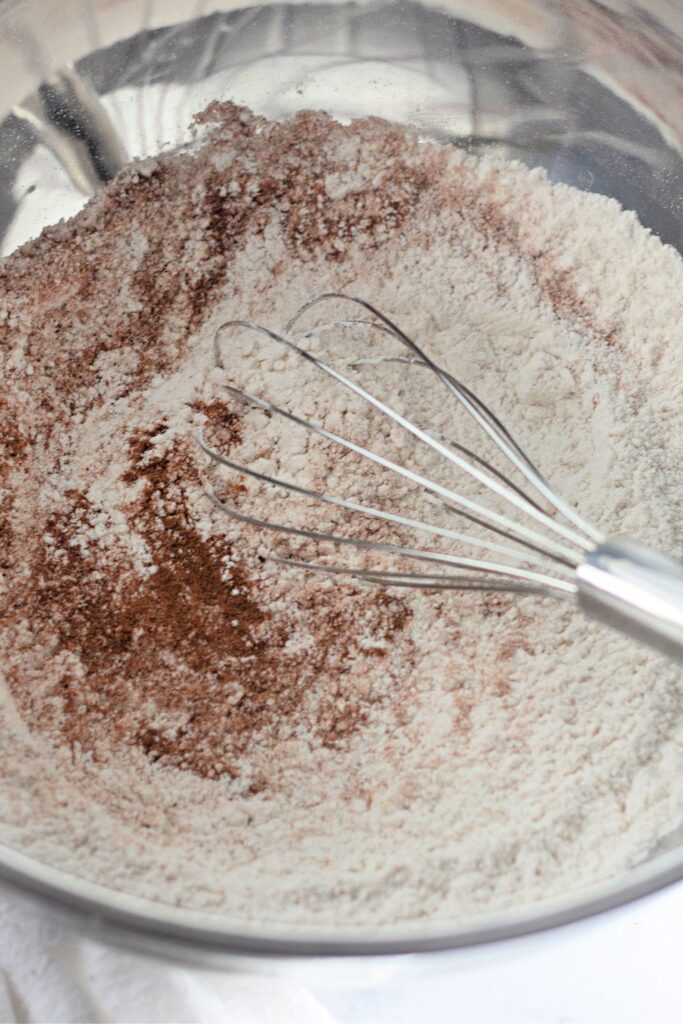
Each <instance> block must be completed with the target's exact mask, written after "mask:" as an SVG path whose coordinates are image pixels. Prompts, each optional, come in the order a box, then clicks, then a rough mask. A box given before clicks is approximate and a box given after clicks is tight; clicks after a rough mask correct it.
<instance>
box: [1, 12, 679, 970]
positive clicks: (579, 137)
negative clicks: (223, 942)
mask: <svg viewBox="0 0 683 1024" xmlns="http://www.w3.org/2000/svg"><path fill="white" fill-rule="evenodd" d="M622 7H623V5H621V4H614V8H612V6H611V5H610V4H609V3H607V4H605V3H600V4H598V3H593V2H592V0H582V2H581V3H578V4H575V5H567V4H559V3H558V4H555V3H552V2H548V3H543V2H540V0H538V2H536V0H526V3H524V4H516V5H514V13H511V11H512V6H511V5H509V4H507V3H505V2H504V0H457V2H456V0H441V2H440V3H439V4H438V5H434V6H426V5H423V4H420V3H415V2H412V0H396V2H385V0H378V2H376V0H370V2H367V3H337V2H330V3H290V4H281V3H274V4H265V5H259V6H251V7H244V6H242V7H235V6H232V5H229V4H228V3H212V2H196V3H194V2H190V0H172V2H164V3H162V2H161V0H157V2H153V0H87V2H80V3H79V2H76V0H73V2H72V3H64V2H57V0H42V2H41V0H5V2H4V3H2V4H0V64H1V66H3V68H5V69H6V70H5V73H4V74H3V75H2V78H1V79H0V255H7V254H9V253H11V252H12V251H13V250H14V249H15V248H16V247H17V246H19V245H21V244H22V243H23V242H24V241H26V240H27V239H29V238H32V237H34V236H35V235H37V234H38V233H39V232H40V231H41V230H42V228H43V227H45V226H46V225H48V224H51V223H54V222H55V221H57V220H59V219H60V218H62V217H66V216H70V215H72V214H73V213H75V212H77V211H78V210H79V209H80V208H81V207H82V206H83V204H84V203H85V202H86V201H87V199H88V196H89V195H91V194H92V193H93V192H94V191H95V190H96V189H97V188H99V187H100V186H101V184H102V183H103V182H106V181H107V180H108V179H109V178H111V177H112V176H113V175H114V174H115V173H116V171H117V170H118V169H119V168H120V167H121V166H122V165H123V164H124V163H125V162H126V161H128V160H130V159H131V158H136V157H145V156H149V155H154V154H156V153H158V152H160V151H163V150H164V149H167V148H172V147H176V146H179V145H183V144H185V143H187V142H188V140H189V139H190V130H189V129H190V124H191V121H192V118H193V116H194V115H195V114H197V113H198V112H200V111H201V110H202V109H204V107H205V106H206V105H207V104H208V103H209V102H210V101H211V100H215V99H219V100H233V101H235V102H238V103H242V104H245V105H247V106H249V107H251V108H252V109H253V110H255V111H257V112H258V113H262V114H264V115H266V116H268V117H271V118H282V117H285V116H287V115H290V114H292V113H294V112H296V111H297V110H302V109H325V110H327V111H328V112H330V113H331V114H333V115H334V116H336V117H337V118H339V119H340V120H344V121H346V120H349V119H351V118H354V117H360V116H366V115H375V116H380V117H385V118H389V119H392V120H394V121H399V122H403V123H406V124H412V125H414V126H415V127H416V128H417V129H418V130H419V131H420V132H421V133H422V134H423V135H424V136H425V137H429V138H433V139H437V140H440V141H444V142H452V143H453V144H456V145H459V146H462V147H465V148H467V149H468V150H471V151H473V152H476V153H484V152H495V153H497V154H500V155H501V156H505V157H508V158H513V159H519V160H521V161H523V162H524V163H526V164H528V165H529V166H539V167H543V168H544V169H545V170H546V171H547V172H548V174H549V175H550V177H551V179H553V180H554V181H562V182H566V183H568V184H570V185H573V186H577V187H579V188H582V189H587V190H592V191H596V192H600V193H604V194H607V195H610V196H613V197H614V198H616V199H617V200H618V201H619V202H620V203H621V204H622V205H623V206H625V207H627V208H629V209H632V210H635V211H636V212H637V214H638V216H639V218H640V220H641V222H642V223H643V224H644V225H645V226H647V227H649V228H651V229H652V230H653V231H654V232H655V233H656V234H657V235H659V236H660V238H662V240H664V241H665V242H669V243H671V244H673V245H674V246H676V247H677V248H678V249H679V250H682V251H683V203H681V198H680V182H681V180H683V177H682V172H683V157H682V155H681V154H682V152H683V149H682V147H683V114H681V113H680V111H683V102H681V100H682V98H683V97H682V96H681V93H682V92H683V15H681V14H679V13H677V10H676V9H675V5H673V4H668V3H662V4H657V3H655V2H653V3H649V4H641V5H631V7H630V8H629V10H628V12H626V13H625V12H624V11H623V10H622ZM677 110H678V112H679V113H678V114H677V113H676V111H677ZM663 850H667V851H668V852H666V853H665V852H663ZM663 858H664V859H663ZM0 869H2V870H4V873H5V874H6V875H9V876H10V877H11V878H12V879H14V880H15V881H18V882H21V883H22V884H24V885H25V886H28V887H29V888H31V889H34V890H36V889H37V890H40V891H41V892H42V893H43V895H45V896H50V898H52V899H53V900H54V899H56V900H57V902H59V899H60V893H62V894H63V895H65V897H66V898H67V902H69V901H70V902H71V904H72V906H78V907H80V909H81V911H84V912H87V913H90V914H92V913H93V910H94V909H97V910H98V912H99V913H102V914H104V917H105V918H106V917H107V915H108V914H111V913H112V907H113V905H114V903H115V902H116V898H115V897H114V895H113V894H112V897H111V899H109V898H108V897H107V895H106V892H104V891H99V890H96V887H90V889H88V891H87V892H85V891H80V890H79V892H80V895H78V898H77V899H74V892H73V891H72V892H71V894H70V895H69V892H68V890H69V888H70V886H69V883H68V881H65V880H64V879H63V878H60V877H58V876H57V875H56V874H52V875H49V877H48V874H47V873H46V872H43V875H42V878H41V868H40V866H38V865H35V866H33V867H31V866H30V865H28V864H27V862H26V860H25V859H24V858H17V857H15V856H14V855H13V854H12V853H11V852H9V851H8V853H7V856H5V857H3V855H2V854H0ZM638 872H639V873H638V874H637V876H636V875H634V876H631V877H629V878H625V879H623V880H622V881H620V882H619V883H617V884H615V885H613V886H611V887H608V888H605V890H604V891H603V892H602V893H601V894H597V895H595V896H594V897H591V898H590V899H588V898H587V899H586V900H583V901H582V902H578V901H575V902H574V903H573V904H567V905H565V906H564V907H563V908H561V909H560V910H555V911H553V912H552V913H550V914H549V913H545V912H540V911H539V912H538V913H536V912H530V913H529V914H516V915H512V916H510V915H507V916H506V919H505V920H503V918H501V919H500V921H499V922H493V923H492V925H491V928H490V929H489V931H487V930H486V929H484V930H483V931H482V929H478V930H472V931H471V933H468V932H467V931H464V932H460V933H458V936H456V935H455V934H454V933H452V934H451V940H452V941H451V942H450V943H449V941H448V936H442V938H441V939H440V940H439V943H437V944H440V945H449V944H460V945H461V944H463V943H465V944H466V943H467V942H468V941H472V942H474V941H484V940H485V939H486V938H501V937H504V936H506V935H507V936H509V935H514V934H518V933H519V932H521V931H525V930H529V928H530V927H533V926H537V927H541V926H545V925H547V924H554V923H558V921H559V920H567V919H569V918H571V917H575V916H577V915H580V914H585V913H589V912H591V909H601V907H603V906H608V905H612V904H614V903H616V902H619V901H623V900H625V899H627V898H630V897H632V896H634V895H638V894H639V893H642V892H644V891H647V890H648V889H652V888H654V887H656V886H657V885H659V884H663V883H664V882H665V881H668V880H671V879H672V878H674V877H680V876H683V846H682V845H681V836H679V835H674V836H672V837H670V838H669V839H667V841H666V842H665V843H663V844H662V849H660V850H658V851H655V852H654V853H653V858H652V860H651V862H650V863H648V864H645V865H643V866H641V868H639V869H638ZM71 888H72V890H73V887H71ZM81 888H82V887H81ZM120 902H121V901H120V900H119V910H121V906H120ZM133 909H135V913H136V914H137V913H138V911H139V913H140V914H142V916H143V917H144V918H146V919H147V920H148V921H149V920H150V919H151V917H152V916H153V915H152V910H151V908H143V909H142V910H141V909H140V908H137V909H136V908H133ZM558 915H559V916H558ZM133 917H134V918H135V915H133ZM124 918H125V915H124ZM179 920H180V919H179ZM534 922H536V924H535V925H534ZM128 923H130V924H133V925H134V926H135V927H136V928H138V929H139V928H140V919H137V918H135V919H134V920H133V919H130V920H129V921H128ZM186 923H187V922H186ZM177 925H178V921H175V922H174V921H171V920H170V918H169V917H168V914H166V912H164V914H163V915H161V917H160V918H159V920H158V922H157V926H156V930H154V929H153V931H154V933H155V934H156V937H157V940H158V939H159V936H160V935H163V934H167V933H168V929H171V930H173V929H174V928H175V929H176V933H177ZM188 927H189V926H188ZM181 932H182V928H181ZM233 938H234V937H233ZM185 940H186V941H197V942H200V941H204V940H202V939H201V936H200V935H199V934H198V933H196V934H194V935H193V933H192V931H191V929H190V931H188V932H187V934H185ZM276 940H277V941H280V939H278V938H277V937H272V941H273V942H276ZM211 941H212V942H215V941H217V940H216V936H215V935H214V936H213V938H212V939H211ZM270 941H271V940H266V946H265V949H266V950H267V949H268V948H274V947H272V945H271V946H269V945H268V942H270ZM340 941H341V939H340ZM344 941H345V942H347V940H346V939H345V940H344ZM348 941H351V946H350V947H345V948H346V949H347V951H349V949H352V948H354V947H353V940H348ZM364 943H366V939H363V940H362V941H361V940H360V938H359V940H358V944H357V946H356V947H355V948H356V949H357V950H358V951H359V952H360V951H369V947H367V948H366V945H364ZM406 943H407V945H406ZM243 944H244V943H243ZM237 945H238V946H239V941H238V942H237ZM252 945H253V943H252ZM342 945H343V944H342ZM371 945H372V943H371ZM233 946H234V942H233ZM331 948H332V947H331ZM380 948H387V947H386V944H385V945H384V946H382V945H381V943H380V945H379V946H377V944H375V947H374V951H379V950H380ZM402 948H403V949H406V948H420V945H419V943H418V944H417V945H416V944H415V943H413V944H412V945H411V940H410V939H409V938H406V940H405V942H404V943H403V945H402ZM259 951H260V952H263V949H261V948H260V949H259ZM307 951H308V952H310V951H311V950H307ZM337 951H339V950H337Z"/></svg>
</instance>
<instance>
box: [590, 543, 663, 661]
mask: <svg viewBox="0 0 683 1024" xmlns="http://www.w3.org/2000/svg"><path fill="white" fill-rule="evenodd" d="M576 580H577V585H578V588H579V604H580V606H581V608H582V609H583V611H584V612H586V614H587V615H589V616H590V617H591V618H593V619H596V620H598V621H599V622H604V623H605V624H606V625H608V626H612V627H613V628H614V629H618V630H620V631H621V632H622V633H627V634H628V635H629V636H632V637H634V638H635V639H636V640H640V641H642V642H643V643H645V644H647V645H648V646H650V647H654V648H655V649H656V650H659V651H661V652H662V653H663V654H667V655H669V656H670V657H672V658H676V659H678V660H679V661H683V564H681V563H680V562H676V561H674V560H673V559H672V558H668V557H667V556H666V555H662V554H660V553H659V552H658V551H653V550H652V549H651V548H647V547H645V546H644V545H643V544H639V543H638V542H637V541H633V540H610V541H606V542H605V543H604V544H598V546H597V547H596V548H595V549H594V550H593V551H592V552H591V553H590V554H589V555H588V557H587V558H586V560H585V561H584V562H583V563H582V564H581V565H580V566H579V568H578V569H577V572H576Z"/></svg>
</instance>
